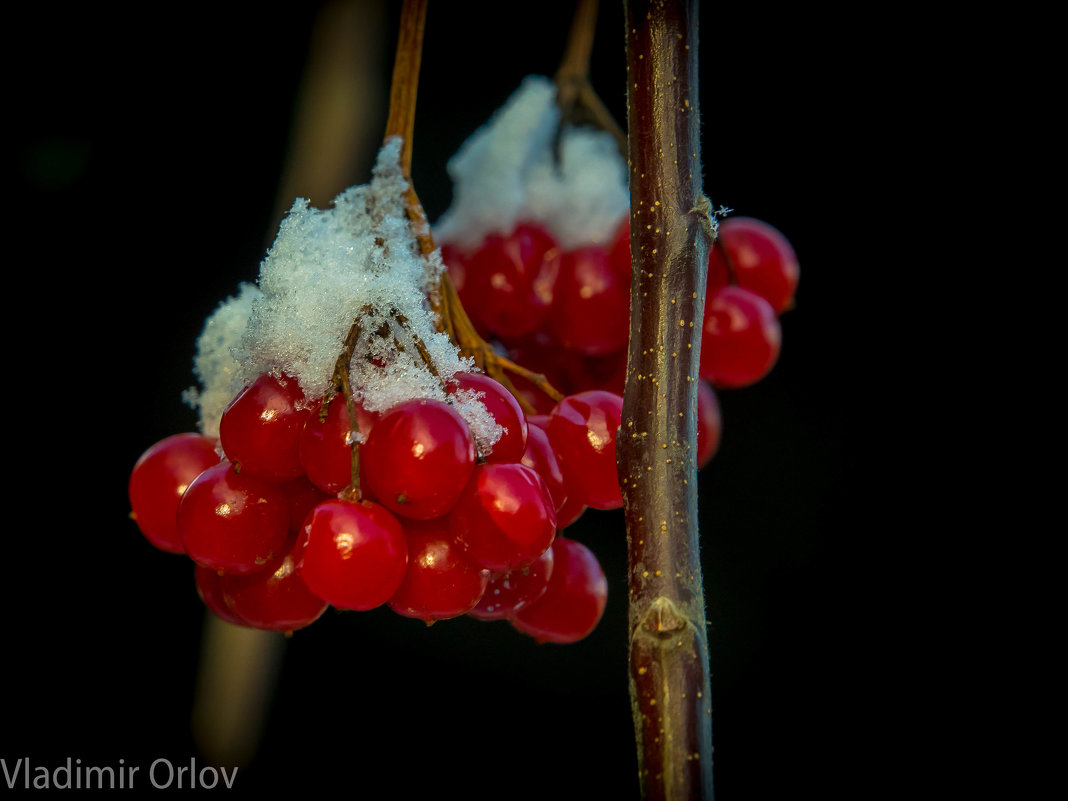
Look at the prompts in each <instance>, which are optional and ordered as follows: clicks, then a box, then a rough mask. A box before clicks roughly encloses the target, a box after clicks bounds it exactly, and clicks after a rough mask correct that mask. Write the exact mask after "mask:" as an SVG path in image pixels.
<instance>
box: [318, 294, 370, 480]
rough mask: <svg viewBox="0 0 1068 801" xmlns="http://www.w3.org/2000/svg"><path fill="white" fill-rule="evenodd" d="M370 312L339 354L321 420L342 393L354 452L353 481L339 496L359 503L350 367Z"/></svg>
mask: <svg viewBox="0 0 1068 801" xmlns="http://www.w3.org/2000/svg"><path fill="white" fill-rule="evenodd" d="M368 311H369V309H368V308H367V307H364V308H363V309H362V310H361V311H360V314H359V316H357V317H356V319H355V320H353V321H352V326H350V328H349V333H348V334H347V335H346V336H345V342H344V345H343V346H342V348H341V353H339V354H338V357H337V361H336V362H335V363H334V376H333V379H332V382H333V383H332V386H331V388H330V390H329V391H328V392H327V394H326V397H324V398H323V405H322V409H321V410H320V415H322V418H321V419H324V420H325V419H326V418H325V413H326V411H327V409H328V407H329V405H330V404H331V403H332V402H333V401H334V399H335V398H336V397H337V394H338V392H340V393H341V395H342V397H343V398H344V400H345V410H346V411H347V412H348V415H349V426H350V428H349V435H350V437H349V438H350V440H351V442H350V445H349V447H350V449H351V450H352V480H351V482H350V483H349V485H348V486H347V487H346V488H345V489H343V490H342V491H341V492H340V493H339V496H340V497H342V498H345V499H346V500H351V501H358V500H360V499H361V498H362V497H363V496H362V493H361V492H360V443H359V441H358V440H357V439H356V436H355V435H356V434H358V433H359V423H358V418H357V415H356V402H355V400H353V397H352V382H351V381H350V380H349V365H351V364H352V354H353V352H354V351H355V350H356V343H357V342H358V341H359V339H360V334H361V332H362V329H361V326H360V320H361V319H362V317H363V316H364V315H365V314H367V313H368Z"/></svg>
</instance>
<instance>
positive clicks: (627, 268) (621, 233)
mask: <svg viewBox="0 0 1068 801" xmlns="http://www.w3.org/2000/svg"><path fill="white" fill-rule="evenodd" d="M608 264H609V266H610V267H611V268H612V271H613V272H614V273H615V274H616V275H617V276H619V279H620V280H621V281H622V282H623V283H624V284H625V285H626V286H628V287H629V286H630V281H631V274H632V273H631V263H630V217H624V218H623V219H622V220H621V221H620V223H619V226H618V227H617V228H616V235H615V236H614V237H613V238H612V242H611V243H610V244H609V246H608Z"/></svg>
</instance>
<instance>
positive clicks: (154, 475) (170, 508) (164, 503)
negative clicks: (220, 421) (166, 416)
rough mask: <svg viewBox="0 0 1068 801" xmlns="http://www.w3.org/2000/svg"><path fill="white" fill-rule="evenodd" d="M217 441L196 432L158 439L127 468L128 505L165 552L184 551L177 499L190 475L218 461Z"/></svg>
mask: <svg viewBox="0 0 1068 801" xmlns="http://www.w3.org/2000/svg"><path fill="white" fill-rule="evenodd" d="M215 446H216V441H215V440H214V439H210V438H208V437H205V436H202V435H200V434H195V433H185V434H174V435H173V436H170V437H167V438H166V439H163V440H160V441H159V442H157V443H156V444H155V445H153V446H152V447H151V448H149V449H148V450H147V451H145V452H144V453H143V454H141V456H140V458H138V460H137V462H136V463H135V464H134V467H133V470H132V471H131V472H130V482H129V498H130V509H131V513H132V516H133V518H134V520H135V521H136V523H137V527H138V528H139V529H140V530H141V533H142V534H144V535H145V537H146V538H147V539H148V541H149V542H151V543H152V544H153V545H155V546H156V547H157V548H159V549H160V550H163V551H167V552H168V553H184V552H185V548H184V547H183V546H182V541H181V538H180V537H179V536H178V523H177V513H178V501H180V500H181V498H182V493H184V492H185V490H186V487H188V486H189V485H190V484H191V483H192V481H193V479H195V478H196V477H197V476H198V475H200V474H201V473H202V472H204V471H205V470H207V469H208V468H209V467H211V466H212V465H216V464H218V463H219V454H218V453H217V452H216V450H215Z"/></svg>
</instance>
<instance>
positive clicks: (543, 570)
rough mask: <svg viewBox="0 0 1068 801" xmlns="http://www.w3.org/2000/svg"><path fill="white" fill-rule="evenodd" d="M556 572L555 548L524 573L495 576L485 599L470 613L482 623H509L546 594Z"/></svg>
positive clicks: (487, 587) (485, 593) (483, 595)
mask: <svg viewBox="0 0 1068 801" xmlns="http://www.w3.org/2000/svg"><path fill="white" fill-rule="evenodd" d="M552 572H553V549H552V548H548V549H547V550H546V551H545V553H543V554H542V555H541V556H539V557H538V558H537V559H535V560H534V561H533V562H531V563H530V566H529V567H527V568H525V569H523V570H513V571H511V572H510V573H504V574H502V575H496V576H491V577H490V579H489V581H488V582H487V583H486V590H485V592H484V593H483V594H482V600H480V601H479V602H478V605H477V606H475V607H474V608H473V609H471V610H470V611H469V612H468V613H467V614H468V615H470V616H471V617H473V618H477V619H478V620H505V619H507V618H509V617H511V616H512V615H514V614H515V612H516V611H517V610H518V609H519V608H520V607H522V606H523V605H525V604H529V603H533V602H534V601H536V600H537V599H538V598H540V597H541V596H542V595H544V594H545V590H546V589H548V587H549V577H550V576H551V575H552Z"/></svg>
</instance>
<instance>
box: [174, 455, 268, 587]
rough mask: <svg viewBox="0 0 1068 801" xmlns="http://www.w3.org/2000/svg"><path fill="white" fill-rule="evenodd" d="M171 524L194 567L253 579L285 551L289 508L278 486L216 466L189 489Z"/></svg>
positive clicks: (229, 467) (230, 467)
mask: <svg viewBox="0 0 1068 801" xmlns="http://www.w3.org/2000/svg"><path fill="white" fill-rule="evenodd" d="M177 520H178V535H179V536H180V537H181V539H182V545H183V547H184V548H185V552H186V553H187V554H189V556H190V557H191V558H192V559H193V561H194V562H196V563H197V564H198V565H202V566H204V567H207V568H209V569H211V570H216V571H218V572H221V573H253V572H255V571H257V570H261V569H263V568H264V567H266V566H267V565H268V564H269V563H270V562H271V561H272V560H273V559H275V558H276V557H277V556H279V554H281V553H282V551H283V549H284V548H285V545H286V540H287V537H288V534H289V502H288V499H287V498H286V495H285V491H284V489H283V487H282V486H281V485H279V484H272V483H270V482H268V481H264V480H263V479H261V478H258V477H257V476H254V475H251V474H249V473H245V472H241V473H238V472H237V471H236V470H235V469H234V465H232V464H231V463H230V462H221V463H220V464H217V465H215V466H214V467H209V468H208V469H207V470H205V471H204V472H203V473H201V474H200V475H199V476H197V477H196V479H194V481H193V483H192V484H190V485H189V488H188V489H187V490H186V491H185V494H184V495H183V496H182V500H181V502H180V503H179V504H178V517H177Z"/></svg>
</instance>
